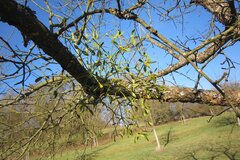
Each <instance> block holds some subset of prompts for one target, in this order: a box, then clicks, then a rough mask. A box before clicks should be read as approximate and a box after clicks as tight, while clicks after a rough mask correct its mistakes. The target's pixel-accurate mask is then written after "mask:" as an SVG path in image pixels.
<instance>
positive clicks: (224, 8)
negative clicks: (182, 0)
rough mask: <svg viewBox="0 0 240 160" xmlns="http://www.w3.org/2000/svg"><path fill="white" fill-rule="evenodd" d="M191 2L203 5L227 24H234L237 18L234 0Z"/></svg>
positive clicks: (200, 0)
mask: <svg viewBox="0 0 240 160" xmlns="http://www.w3.org/2000/svg"><path fill="white" fill-rule="evenodd" d="M191 3H196V4H198V5H201V6H203V7H204V8H205V9H207V10H208V11H209V12H211V13H212V14H213V15H215V17H216V18H217V20H218V21H219V22H221V23H222V24H224V25H225V26H230V25H232V24H233V23H234V22H235V21H236V19H237V17H236V16H237V15H236V8H235V6H234V0H228V1H225V0H192V1H191Z"/></svg>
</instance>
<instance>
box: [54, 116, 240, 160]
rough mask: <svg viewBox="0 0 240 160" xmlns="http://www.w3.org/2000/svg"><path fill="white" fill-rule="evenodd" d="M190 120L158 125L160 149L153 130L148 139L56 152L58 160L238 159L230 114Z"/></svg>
mask: <svg viewBox="0 0 240 160" xmlns="http://www.w3.org/2000/svg"><path fill="white" fill-rule="evenodd" d="M208 119H209V117H201V118H194V119H189V120H187V121H186V123H185V124H183V123H182V122H171V123H168V124H165V125H161V126H158V127H157V128H156V129H157V133H158V136H159V138H160V142H161V145H162V146H164V148H163V150H162V151H159V152H156V151H155V146H156V144H155V140H154V137H153V133H152V132H149V135H148V138H149V140H148V141H147V140H146V139H145V138H141V139H139V140H138V141H136V143H135V142H134V137H125V138H123V139H119V140H117V142H111V143H108V144H105V145H102V146H99V147H97V148H93V149H87V150H86V151H85V152H84V154H83V151H81V150H80V151H67V152H65V153H62V154H61V155H56V156H55V159H57V160H66V159H85V160H95V159H96V160H159V159H161V160H174V159H193V160H198V159H199V160H200V159H214V160H215V159H216V160H217V159H219V160H224V159H226V160H227V159H231V160H237V159H240V127H239V126H237V125H236V121H235V117H234V115H233V114H230V113H226V114H224V115H222V116H219V117H216V118H214V119H213V120H212V121H211V122H210V123H208V122H207V120H208Z"/></svg>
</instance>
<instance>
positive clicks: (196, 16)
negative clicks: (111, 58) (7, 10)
mask: <svg viewBox="0 0 240 160" xmlns="http://www.w3.org/2000/svg"><path fill="white" fill-rule="evenodd" d="M29 5H30V7H31V8H32V9H33V10H35V11H36V15H37V17H38V18H39V19H40V20H41V21H42V22H43V23H44V24H45V25H46V26H47V27H49V24H48V15H47V14H46V13H45V12H43V11H41V10H39V8H38V7H36V6H35V5H34V4H32V3H29ZM189 11H193V12H191V13H189V14H186V15H185V16H184V25H182V23H180V20H181V18H179V19H178V20H176V22H175V23H173V22H172V21H159V17H157V16H153V17H152V23H153V24H152V25H153V26H154V27H155V28H156V29H157V30H158V31H159V33H161V34H162V35H164V36H166V37H168V38H169V39H176V38H177V37H178V38H179V39H181V40H186V36H188V37H193V36H196V35H203V33H206V31H208V29H209V21H210V20H211V15H210V14H209V13H208V12H207V11H206V10H204V9H202V8H201V7H194V6H193V7H191V8H190V9H189ZM142 17H143V18H144V19H145V20H146V21H149V19H148V17H147V14H146V13H143V14H142ZM104 18H107V23H108V26H105V27H104V28H103V29H102V31H103V32H104V31H108V30H110V29H111V30H115V31H116V30H117V28H114V27H115V26H114V25H112V26H111V23H112V20H111V18H112V17H111V16H109V15H105V16H104ZM117 22H120V23H121V29H122V30H123V32H124V35H129V32H131V31H132V29H133V22H130V21H124V20H118V21H114V23H117ZM218 25H219V27H220V28H221V27H222V26H221V25H220V24H218ZM0 29H1V30H0V36H2V37H4V38H5V39H6V40H8V41H9V42H10V43H11V44H13V46H19V47H21V46H22V42H23V40H22V36H21V35H20V34H19V32H18V31H17V29H15V28H14V27H11V26H9V25H7V24H3V23H2V22H0ZM107 41H108V40H106V42H107ZM105 45H106V43H105ZM187 45H188V46H189V48H191V49H193V48H194V47H196V46H197V45H198V44H194V43H189V44H187ZM28 47H30V45H29V46H28ZM21 49H23V50H26V51H27V50H28V48H23V47H21ZM36 51H37V50H36ZM239 51H240V45H239V42H238V43H236V44H235V45H234V46H232V47H229V48H228V49H226V51H225V54H226V55H227V56H228V57H229V58H231V59H232V60H233V61H236V62H238V63H240V59H239V53H238V52H239ZM147 53H148V54H149V56H150V57H151V59H152V60H153V61H157V62H156V63H155V64H152V68H153V69H155V68H158V70H160V69H164V68H165V67H167V66H168V65H169V64H170V61H171V57H170V56H169V55H166V53H164V52H163V51H162V50H160V49H158V48H157V47H151V46H149V48H148V49H147ZM6 54H9V53H7V52H6V50H3V49H1V50H0V55H6ZM223 61H224V57H223V56H219V57H218V58H216V60H214V61H212V62H211V63H210V64H209V66H208V67H206V69H205V70H204V71H205V73H207V74H208V75H209V76H210V77H211V78H212V79H213V80H215V79H218V78H219V77H220V76H221V75H222V73H223V71H224V70H223V69H221V68H222V67H223V66H222V65H221V62H223ZM37 63H42V61H37ZM225 65H226V64H225ZM235 66H236V69H232V70H231V74H230V77H229V80H230V81H239V80H240V77H239V75H240V69H239V65H237V64H236V65H235ZM51 67H52V68H51V69H52V70H53V72H54V73H57V72H60V71H61V68H60V67H59V66H51ZM4 70H5V71H10V70H11V67H10V66H9V67H8V68H7V66H5V68H4ZM179 72H181V73H183V74H186V75H187V76H188V77H190V78H192V79H193V80H194V79H196V77H197V73H196V71H195V70H194V69H193V68H192V67H191V66H190V65H188V66H186V67H184V68H182V69H180V70H179ZM47 74H51V72H49V71H48V73H47ZM173 75H174V78H175V80H176V82H177V84H178V85H180V86H187V87H193V86H194V81H192V80H189V78H186V77H184V76H182V75H180V74H178V73H173ZM38 76H42V73H41V72H35V76H34V75H33V76H32V77H31V78H29V79H28V81H27V82H26V83H32V82H34V80H35V79H36V78H37V77H38ZM165 79H166V80H169V81H171V82H174V81H173V78H172V75H169V76H166V77H165ZM16 80H18V79H14V80H13V81H12V82H9V83H15V82H16ZM201 85H202V86H203V88H206V89H210V88H212V86H211V84H209V83H208V82H207V81H206V80H205V79H204V78H203V79H202V80H201Z"/></svg>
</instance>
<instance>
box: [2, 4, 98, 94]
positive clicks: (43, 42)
mask: <svg viewBox="0 0 240 160" xmlns="http://www.w3.org/2000/svg"><path fill="white" fill-rule="evenodd" d="M0 18H1V19H0V20H1V21H2V22H6V23H8V24H9V25H13V26H15V27H16V28H17V29H18V30H19V31H21V33H22V34H23V35H24V36H25V37H27V38H28V39H29V40H32V41H33V42H34V43H35V44H36V45H38V46H39V47H40V48H41V49H42V50H43V51H44V52H45V53H46V54H48V55H49V56H51V57H52V58H54V60H56V61H57V62H58V63H59V64H60V65H61V66H62V68H63V69H65V70H66V71H68V73H70V74H71V75H72V76H73V77H74V78H75V79H76V80H77V81H78V82H79V83H80V84H81V85H82V86H83V88H84V90H85V91H86V93H88V94H95V95H99V94H100V93H97V92H100V90H99V89H100V88H99V82H98V81H97V80H96V79H95V78H94V77H93V76H92V75H91V74H90V73H89V72H88V71H87V70H86V69H85V68H84V67H83V66H82V65H81V64H80V63H79V62H78V60H77V59H76V58H75V56H74V55H73V54H72V53H71V52H70V51H69V50H68V49H67V48H66V47H65V46H64V45H63V44H62V43H61V42H60V41H59V40H58V39H57V37H56V36H55V35H54V34H53V33H51V32H50V31H49V30H48V29H47V28H46V26H44V24H42V23H41V22H40V21H39V20H38V19H37V17H36V16H35V15H34V12H33V11H32V10H31V9H29V8H27V7H25V6H22V5H20V4H18V3H17V2H15V1H14V0H1V1H0ZM93 92H95V93H93Z"/></svg>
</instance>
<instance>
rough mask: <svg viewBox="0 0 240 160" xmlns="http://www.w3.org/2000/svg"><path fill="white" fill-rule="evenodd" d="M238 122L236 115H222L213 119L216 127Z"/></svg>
mask: <svg viewBox="0 0 240 160" xmlns="http://www.w3.org/2000/svg"><path fill="white" fill-rule="evenodd" d="M236 122H237V120H236V118H235V117H234V116H222V117H217V118H216V119H214V120H213V125H214V126H215V127H224V126H228V125H235V124H236Z"/></svg>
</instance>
